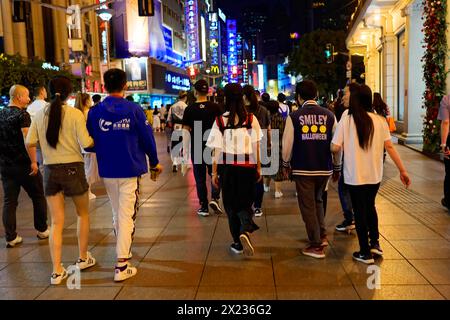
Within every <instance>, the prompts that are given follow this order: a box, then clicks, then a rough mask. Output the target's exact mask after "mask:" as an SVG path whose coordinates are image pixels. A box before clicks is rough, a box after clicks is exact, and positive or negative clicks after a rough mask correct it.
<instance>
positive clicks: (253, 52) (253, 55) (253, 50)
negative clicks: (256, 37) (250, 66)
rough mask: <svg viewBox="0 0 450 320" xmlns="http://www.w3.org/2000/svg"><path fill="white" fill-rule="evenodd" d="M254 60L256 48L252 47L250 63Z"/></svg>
mask: <svg viewBox="0 0 450 320" xmlns="http://www.w3.org/2000/svg"><path fill="white" fill-rule="evenodd" d="M255 60H256V46H255V45H252V61H255Z"/></svg>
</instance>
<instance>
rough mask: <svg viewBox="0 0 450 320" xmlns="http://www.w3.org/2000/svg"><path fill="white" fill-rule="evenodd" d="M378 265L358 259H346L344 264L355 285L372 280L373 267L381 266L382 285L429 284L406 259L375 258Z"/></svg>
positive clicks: (364, 283)
mask: <svg viewBox="0 0 450 320" xmlns="http://www.w3.org/2000/svg"><path fill="white" fill-rule="evenodd" d="M375 261H376V265H372V266H369V265H366V264H363V263H361V262H357V261H344V262H343V263H342V264H343V266H344V268H345V271H346V272H347V274H348V276H349V277H350V279H351V281H352V283H353V284H355V285H366V284H367V281H371V279H372V277H373V274H374V272H373V271H372V268H376V267H379V270H380V273H379V275H380V278H381V285H390V284H395V285H402V284H428V281H427V280H426V279H425V278H424V277H423V276H422V275H421V274H420V273H419V272H418V271H417V270H416V269H415V268H414V267H413V266H411V264H409V262H408V261H405V260H375Z"/></svg>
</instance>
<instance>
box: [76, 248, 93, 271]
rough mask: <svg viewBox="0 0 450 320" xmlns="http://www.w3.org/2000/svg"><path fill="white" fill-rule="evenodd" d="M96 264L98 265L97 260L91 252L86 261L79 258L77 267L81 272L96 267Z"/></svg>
mask: <svg viewBox="0 0 450 320" xmlns="http://www.w3.org/2000/svg"><path fill="white" fill-rule="evenodd" d="M95 264H96V260H95V258H94V257H93V256H92V254H91V253H90V252H89V251H88V253H87V257H86V259H84V260H83V259H81V258H78V260H77V263H76V265H77V267H78V268H80V270H84V269H87V268H90V267H93V266H95Z"/></svg>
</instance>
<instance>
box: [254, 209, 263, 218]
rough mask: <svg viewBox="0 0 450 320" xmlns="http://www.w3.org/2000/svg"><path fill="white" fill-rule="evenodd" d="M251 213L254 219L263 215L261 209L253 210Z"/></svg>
mask: <svg viewBox="0 0 450 320" xmlns="http://www.w3.org/2000/svg"><path fill="white" fill-rule="evenodd" d="M253 213H254V214H255V217H261V216H262V215H263V212H262V210H261V208H255V211H253Z"/></svg>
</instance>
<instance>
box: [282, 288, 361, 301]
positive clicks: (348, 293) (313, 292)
mask: <svg viewBox="0 0 450 320" xmlns="http://www.w3.org/2000/svg"><path fill="white" fill-rule="evenodd" d="M277 297H278V299H280V300H359V296H358V294H357V293H356V291H355V289H354V288H353V286H349V285H343V286H328V285H323V286H277Z"/></svg>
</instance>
